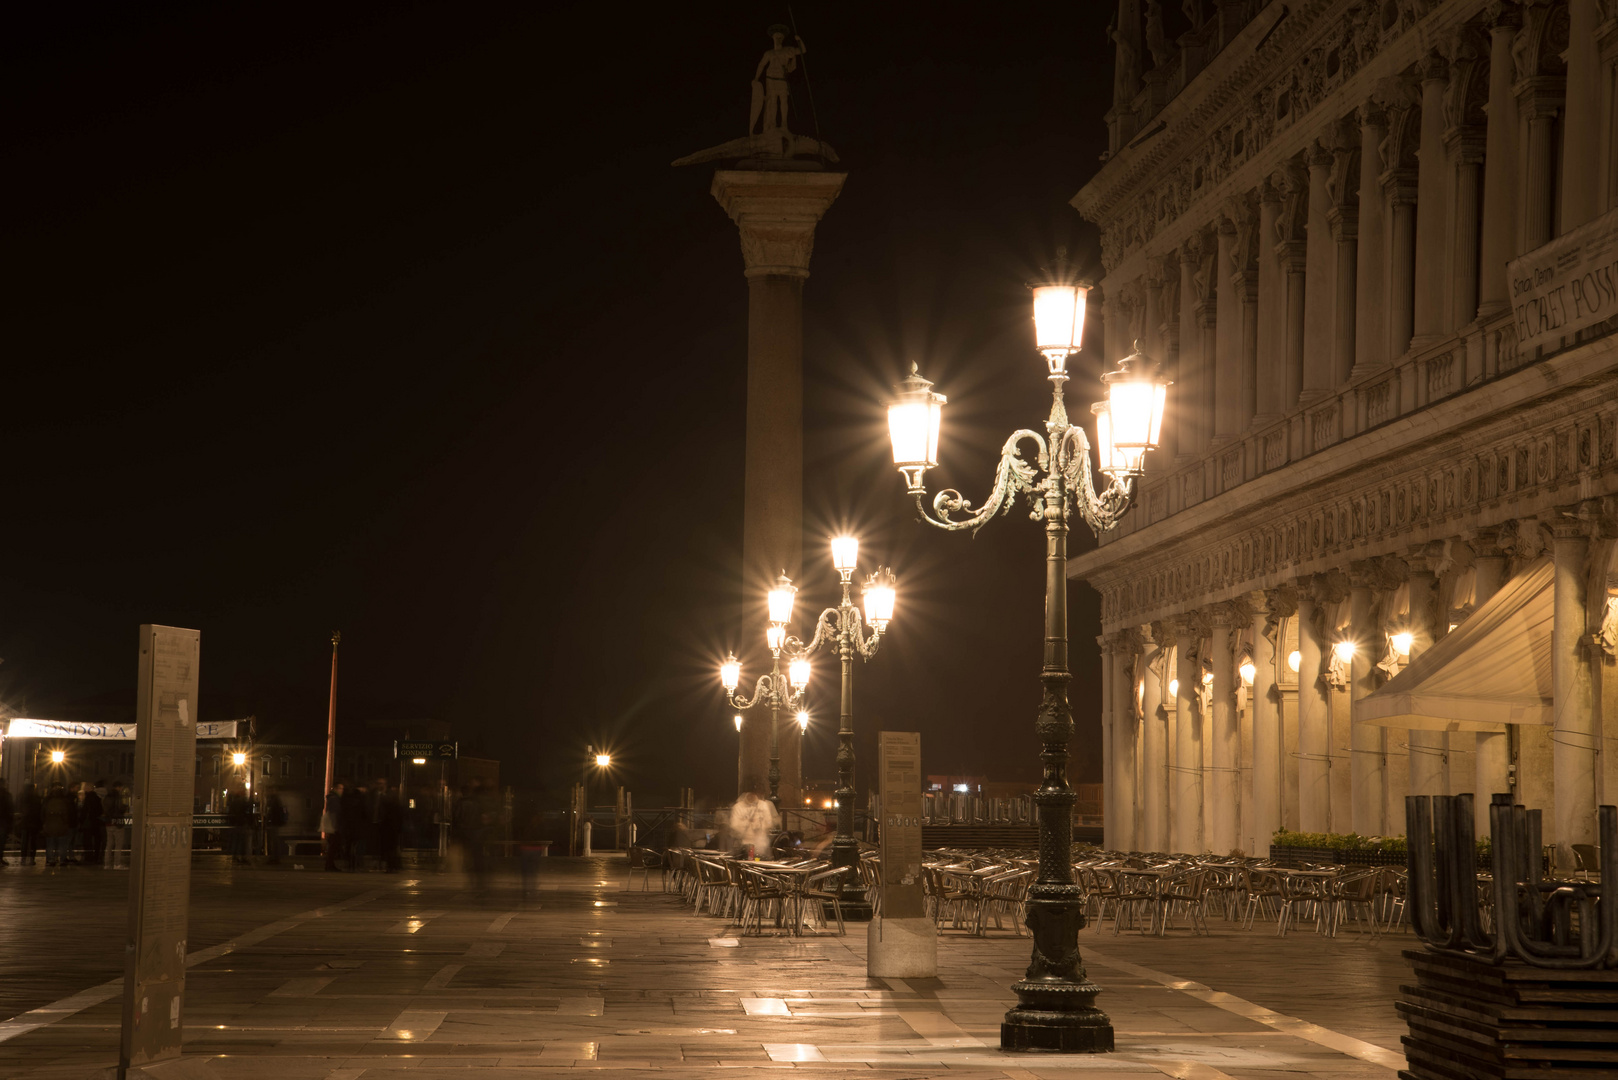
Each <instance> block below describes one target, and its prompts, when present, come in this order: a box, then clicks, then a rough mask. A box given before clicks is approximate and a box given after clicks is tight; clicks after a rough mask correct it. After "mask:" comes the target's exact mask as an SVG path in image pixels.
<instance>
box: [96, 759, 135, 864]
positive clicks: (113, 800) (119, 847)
mask: <svg viewBox="0 0 1618 1080" xmlns="http://www.w3.org/2000/svg"><path fill="white" fill-rule="evenodd" d="M128 816H129V807H128V806H127V805H126V804H125V803H124V786H123V785H122V784H120V783H119V782H118V781H116V780H114V781H113V782H112V783H110V784H108V785H107V795H106V797H105V798H103V799H102V800H101V820H102V822H104V823H105V826H106V828H107V834H108V836H110V837H112V838H114V839H115V841H116V842H115V843H114V844H113V845H112V847H113V852H114V858H113V860H112V862H113V863H116V862H117V858H116V853H117V852H119V851H128V850H129V826H128V825H126V824H125V823H124V818H126V817H128ZM103 861H105V860H103ZM108 865H111V863H109V864H108Z"/></svg>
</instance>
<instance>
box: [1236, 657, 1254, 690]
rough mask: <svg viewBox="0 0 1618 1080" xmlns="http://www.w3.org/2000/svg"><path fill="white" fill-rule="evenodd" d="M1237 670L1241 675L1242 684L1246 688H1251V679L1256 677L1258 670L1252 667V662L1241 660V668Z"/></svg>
mask: <svg viewBox="0 0 1618 1080" xmlns="http://www.w3.org/2000/svg"><path fill="white" fill-rule="evenodd" d="M1237 670H1239V671H1240V672H1241V674H1242V683H1243V684H1244V685H1247V686H1252V685H1253V679H1254V678H1255V677H1256V676H1257V675H1258V668H1257V667H1256V666H1254V664H1253V661H1251V660H1243V661H1242V666H1241V667H1240V668H1238V669H1237Z"/></svg>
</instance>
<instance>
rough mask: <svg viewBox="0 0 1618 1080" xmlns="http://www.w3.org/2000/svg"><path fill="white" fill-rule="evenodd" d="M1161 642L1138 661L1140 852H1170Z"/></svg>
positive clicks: (1166, 713) (1165, 714) (1165, 715)
mask: <svg viewBox="0 0 1618 1080" xmlns="http://www.w3.org/2000/svg"><path fill="white" fill-rule="evenodd" d="M1166 655H1167V654H1166V653H1165V652H1164V650H1163V646H1162V642H1161V641H1158V642H1157V644H1156V647H1155V648H1148V649H1147V652H1146V655H1145V656H1144V657H1143V658H1142V661H1141V666H1140V668H1141V670H1140V677H1141V732H1140V761H1141V770H1140V802H1141V811H1140V835H1139V836H1138V837H1137V838H1136V839H1137V843H1139V844H1140V847H1141V850H1143V851H1167V850H1168V849H1169V813H1168V811H1169V791H1168V775H1169V774H1168V761H1169V745H1168V737H1167V736H1168V725H1169V717H1168V710H1167V709H1165V708H1164V707H1163V683H1164V679H1163V666H1164V663H1165V657H1166Z"/></svg>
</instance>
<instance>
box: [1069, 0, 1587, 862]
mask: <svg viewBox="0 0 1618 1080" xmlns="http://www.w3.org/2000/svg"><path fill="white" fill-rule="evenodd" d="M1184 11H1185V13H1186V15H1187V16H1188V17H1189V23H1190V27H1189V29H1187V30H1186V31H1185V32H1184V33H1179V34H1175V35H1173V36H1171V35H1170V33H1168V32H1167V31H1166V30H1165V26H1164V21H1163V20H1164V17H1165V13H1164V11H1163V9H1162V6H1161V5H1160V4H1159V3H1157V2H1156V0H1148V3H1146V5H1145V9H1144V10H1142V9H1141V6H1140V4H1139V0H1120V11H1119V20H1118V23H1117V26H1116V29H1115V33H1114V37H1115V40H1116V41H1117V50H1118V70H1117V73H1116V76H1117V77H1116V79H1115V93H1116V100H1115V104H1114V107H1113V109H1112V110H1111V112H1109V113H1108V116H1107V122H1108V124H1109V126H1110V132H1111V142H1110V145H1111V150H1110V152H1109V153H1108V155H1107V160H1106V161H1105V162H1104V164H1103V165H1102V167H1101V169H1100V170H1099V172H1098V173H1097V174H1096V176H1095V177H1094V179H1092V180H1091V181H1090V182H1089V183H1087V184H1086V185H1085V186H1084V188H1083V190H1081V191H1080V192H1079V193H1078V195H1077V196H1075V197H1074V199H1073V205H1074V206H1075V207H1076V208H1077V209H1078V210H1079V212H1080V213H1081V214H1082V215H1084V216H1085V217H1086V218H1088V219H1090V220H1092V221H1094V222H1096V223H1097V224H1098V225H1099V226H1100V227H1101V230H1102V261H1103V264H1104V270H1105V277H1104V279H1103V280H1101V281H1100V282H1099V283H1098V289H1099V299H1101V301H1102V303H1103V305H1104V307H1103V310H1104V314H1105V323H1106V361H1107V363H1108V365H1109V366H1110V365H1111V364H1113V363H1115V362H1116V360H1117V359H1118V358H1119V357H1121V356H1123V355H1124V354H1125V353H1126V352H1127V351H1128V350H1129V348H1130V346H1131V344H1132V343H1133V342H1134V341H1136V340H1138V341H1139V342H1140V347H1141V348H1142V349H1143V350H1144V351H1145V352H1146V353H1147V354H1148V355H1151V356H1153V357H1156V358H1159V359H1160V360H1161V361H1162V362H1163V365H1164V369H1165V371H1166V373H1167V374H1168V375H1169V376H1170V377H1171V378H1173V380H1174V385H1173V387H1172V388H1171V390H1170V416H1169V420H1168V421H1167V423H1166V424H1165V432H1164V441H1165V445H1164V447H1163V449H1162V450H1160V451H1159V452H1158V453H1156V454H1155V455H1153V456H1152V459H1151V460H1150V462H1149V467H1148V474H1147V476H1146V477H1145V479H1144V481H1143V483H1142V484H1141V486H1140V490H1139V495H1138V501H1137V503H1136V507H1135V510H1134V511H1133V512H1132V513H1131V514H1130V515H1129V516H1128V517H1127V518H1126V519H1125V521H1124V522H1123V523H1122V525H1121V526H1120V527H1119V528H1118V529H1116V530H1115V531H1113V532H1112V533H1110V534H1108V535H1107V536H1105V537H1104V538H1103V542H1102V544H1101V546H1100V548H1099V549H1098V550H1096V551H1094V552H1092V553H1090V554H1086V555H1084V556H1081V557H1079V558H1076V559H1073V560H1072V561H1071V563H1070V565H1069V574H1070V576H1072V577H1074V578H1078V579H1083V580H1085V581H1087V582H1089V583H1090V585H1092V586H1093V587H1094V588H1095V589H1097V590H1098V591H1099V592H1100V594H1101V597H1102V622H1103V631H1104V633H1103V635H1102V638H1101V642H1102V644H1103V647H1104V649H1105V650H1106V652H1107V654H1108V656H1107V663H1106V664H1104V671H1105V680H1104V687H1103V690H1102V693H1103V694H1104V716H1105V731H1106V745H1105V754H1106V790H1107V793H1108V804H1109V805H1108V807H1107V831H1108V842H1109V844H1110V845H1111V846H1114V847H1118V848H1126V849H1127V848H1135V849H1158V850H1174V851H1215V852H1219V853H1224V852H1227V851H1230V850H1231V849H1234V848H1241V849H1244V850H1247V851H1255V850H1257V851H1263V850H1265V848H1266V846H1267V844H1268V842H1269V839H1270V836H1271V834H1272V833H1273V832H1274V831H1275V830H1276V829H1277V828H1279V827H1282V826H1285V827H1287V828H1290V829H1301V830H1305V831H1333V832H1348V831H1354V832H1359V833H1364V834H1398V833H1402V832H1403V831H1404V805H1403V800H1404V796H1405V795H1407V794H1412V793H1414V794H1444V793H1456V792H1465V791H1471V792H1476V793H1479V794H1480V795H1482V796H1484V798H1483V800H1482V801H1483V802H1484V803H1485V804H1486V803H1487V796H1488V795H1489V794H1491V793H1494V792H1504V791H1512V792H1514V793H1515V794H1516V796H1517V798H1518V800H1519V801H1521V802H1523V803H1526V804H1527V805H1529V806H1537V807H1541V808H1543V809H1544V810H1545V832H1546V840H1547V842H1551V841H1552V840H1554V841H1555V842H1556V843H1557V844H1558V846H1559V848H1560V850H1561V853H1562V854H1563V855H1564V856H1568V855H1569V852H1568V846H1569V845H1570V844H1573V843H1588V842H1592V840H1593V838H1594V828H1595V825H1594V809H1595V807H1596V806H1597V805H1598V803H1601V802H1607V803H1611V802H1615V801H1618V669H1615V668H1614V667H1613V647H1614V644H1615V641H1618V617H1615V612H1614V603H1613V600H1612V597H1613V596H1614V595H1615V592H1618V590H1615V588H1614V586H1615V585H1618V577H1615V576H1614V573H1613V571H1614V570H1615V569H1618V564H1615V563H1614V562H1613V551H1614V547H1615V544H1614V539H1615V538H1618V497H1615V496H1618V446H1615V432H1618V335H1615V333H1614V331H1615V330H1618V319H1615V318H1614V315H1615V313H1618V295H1615V290H1614V283H1615V281H1618V263H1615V260H1618V139H1615V137H1614V129H1615V126H1618V114H1615V109H1618V97H1615V94H1618V91H1615V85H1614V83H1615V65H1618V2H1615V0H1534V2H1526V3H1523V2H1514V0H1513V2H1501V0H1490V2H1485V0H1443V2H1435V0H1300V2H1296V3H1287V4H1285V5H1283V4H1281V3H1279V2H1277V0H1271V2H1268V3H1265V2H1263V0H1218V2H1217V3H1215V2H1213V0H1201V2H1199V0H1187V3H1186V4H1185V5H1184ZM1176 17H1178V13H1176ZM1170 29H1178V28H1170ZM1143 43H1144V45H1145V49H1144V50H1143V48H1142V44H1143ZM1148 62H1149V63H1150V69H1149V70H1145V71H1144V72H1142V70H1141V69H1142V68H1143V67H1145V66H1147V64H1148ZM1095 299H1097V297H1095V296H1092V303H1094V302H1095ZM1484 821H1485V822H1486V816H1485V817H1484Z"/></svg>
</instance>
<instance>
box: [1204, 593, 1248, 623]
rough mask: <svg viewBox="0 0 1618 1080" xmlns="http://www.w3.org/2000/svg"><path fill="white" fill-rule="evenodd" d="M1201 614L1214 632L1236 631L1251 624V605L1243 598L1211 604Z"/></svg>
mask: <svg viewBox="0 0 1618 1080" xmlns="http://www.w3.org/2000/svg"><path fill="white" fill-rule="evenodd" d="M1202 614H1203V616H1204V617H1205V618H1206V619H1207V622H1208V625H1209V626H1210V627H1211V628H1213V629H1215V630H1236V629H1239V628H1241V627H1245V626H1250V625H1252V622H1253V608H1252V605H1251V604H1249V603H1248V602H1247V600H1246V598H1244V597H1238V598H1237V599H1235V600H1224V601H1221V602H1220V603H1217V604H1211V605H1209V606H1208V607H1206V608H1204V609H1203V611H1202Z"/></svg>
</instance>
